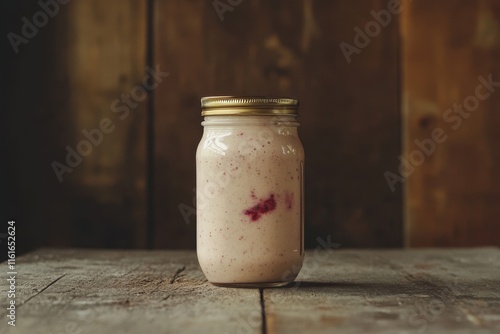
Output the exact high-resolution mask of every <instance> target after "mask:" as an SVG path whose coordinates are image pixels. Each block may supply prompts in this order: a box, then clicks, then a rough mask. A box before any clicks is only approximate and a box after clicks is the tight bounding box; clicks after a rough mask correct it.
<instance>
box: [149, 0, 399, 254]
mask: <svg viewBox="0 0 500 334" xmlns="http://www.w3.org/2000/svg"><path fill="white" fill-rule="evenodd" d="M212 3H213V2H212V1H168V0H158V2H157V12H158V13H159V14H158V21H157V33H156V41H157V43H156V44H157V55H156V59H157V61H158V62H159V64H161V67H162V68H164V69H166V70H168V71H170V72H171V76H170V77H169V78H168V83H166V84H165V85H162V86H161V87H159V88H158V98H157V100H156V138H157V140H156V146H157V147H156V154H155V158H156V168H155V174H156V175H157V179H156V183H155V184H156V196H155V207H156V240H155V245H156V246H157V247H169V248H192V247H194V245H195V228H194V227H195V217H194V215H191V216H190V217H189V219H188V220H184V219H183V216H182V214H181V213H180V211H179V208H178V206H179V204H185V205H187V206H191V207H194V206H193V198H194V195H195V194H194V191H193V189H194V187H195V159H194V157H195V151H196V147H197V144H198V142H199V140H200V138H201V134H202V128H201V126H200V122H201V117H200V116H199V115H200V104H199V99H200V97H202V96H207V95H285V96H292V97H296V98H298V99H300V102H301V109H300V112H301V115H302V117H301V119H300V121H301V123H302V126H301V128H300V129H299V131H300V136H301V138H302V141H303V143H304V146H305V150H306V188H305V191H306V233H305V235H306V247H311V246H314V243H315V239H316V238H317V237H318V236H320V235H322V236H323V235H328V234H332V235H333V236H334V239H335V240H338V241H341V243H342V244H343V245H344V246H345V245H347V246H365V247H367V246H386V247H392V246H400V245H401V244H402V229H401V213H402V209H401V206H402V199H401V190H400V189H399V190H397V191H396V192H394V193H392V192H391V191H390V190H389V188H388V187H387V185H386V183H385V180H384V177H383V173H384V171H385V170H388V169H393V168H396V167H397V160H396V159H395V158H396V157H397V156H398V155H399V152H400V142H401V140H400V133H401V131H400V122H399V121H400V115H399V106H398V18H397V17H393V19H392V22H391V23H390V24H389V25H388V27H387V28H384V29H382V31H381V32H380V34H379V35H378V36H376V37H374V38H373V39H372V40H371V42H370V43H369V45H368V46H367V47H366V48H364V49H363V50H362V51H361V52H360V54H359V55H358V54H354V55H353V57H352V58H353V59H352V62H351V63H350V64H348V63H347V61H346V59H345V58H344V56H343V54H342V51H341V49H340V48H339V44H340V43H341V42H347V43H350V44H353V43H354V42H353V39H354V36H355V34H356V33H355V31H354V30H353V29H354V28H355V27H357V26H358V27H361V29H364V26H365V24H366V23H367V22H369V21H371V20H373V17H372V16H371V14H370V11H371V10H381V9H384V8H387V5H386V3H387V2H386V1H374V0H364V1H357V2H355V3H354V2H352V3H351V2H345V1H313V0H309V1H298V0H294V1H261V0H251V1H250V0H248V1H243V2H241V4H240V5H238V6H236V7H235V8H233V10H232V11H226V12H225V13H224V14H223V17H224V20H223V21H221V20H220V19H219V17H218V14H217V12H216V10H215V9H214V7H213V6H212ZM167 221H168V222H169V224H167V223H166V222H167Z"/></svg>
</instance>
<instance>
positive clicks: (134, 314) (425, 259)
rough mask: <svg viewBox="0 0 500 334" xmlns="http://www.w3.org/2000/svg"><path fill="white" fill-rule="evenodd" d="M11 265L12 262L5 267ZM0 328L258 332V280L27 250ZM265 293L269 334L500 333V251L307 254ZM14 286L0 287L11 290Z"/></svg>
mask: <svg viewBox="0 0 500 334" xmlns="http://www.w3.org/2000/svg"><path fill="white" fill-rule="evenodd" d="M0 265H1V266H4V265H5V263H2V264H0ZM17 267H18V273H19V274H18V280H17V296H16V297H17V298H16V301H17V304H18V309H17V326H16V328H11V327H10V326H8V325H7V323H6V321H5V319H6V317H5V315H6V313H5V311H3V307H2V311H1V312H0V318H2V319H4V320H3V321H2V322H1V323H0V331H1V332H2V333H21V334H24V333H26V334H28V333H37V332H40V333H61V332H64V331H67V332H75V333H76V332H78V333H110V332H125V333H141V332H144V333H152V332H160V333H178V332H186V333H196V332H200V331H202V332H204V333H260V332H261V330H262V329H263V328H264V326H263V323H262V316H261V314H262V313H261V312H262V308H261V299H260V298H261V296H260V294H259V290H257V289H228V288H218V287H214V286H211V285H210V284H208V283H207V282H206V280H205V278H204V277H203V274H202V273H201V271H200V270H199V266H198V264H197V260H196V255H195V253H194V252H182V251H153V252H148V251H88V250H78V251H76V250H41V251H37V252H34V253H31V254H28V255H26V256H23V257H20V258H19V261H18V265H17ZM299 280H300V281H299V282H298V283H296V284H295V285H292V286H290V287H287V288H282V289H265V290H264V292H263V298H264V309H265V328H266V330H267V332H268V333H331V332H332V331H335V332H336V333H359V332H365V331H368V330H369V331H370V332H373V333H398V334H400V333H415V332H417V333H421V332H423V331H424V330H429V331H430V332H432V333H436V332H439V333H452V332H453V333H470V332H473V331H474V332H478V333H495V332H497V331H498V330H499V329H500V250H499V249H497V248H482V249H451V250H435V249H429V250H405V251H322V252H317V251H309V252H308V253H307V255H306V262H305V265H304V268H303V271H302V272H301V274H300V276H299ZM6 291H7V288H6V285H5V284H3V283H2V284H1V285H0V295H1V296H5V294H6Z"/></svg>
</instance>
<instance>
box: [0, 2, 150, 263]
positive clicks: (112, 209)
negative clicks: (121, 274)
mask: <svg viewBox="0 0 500 334" xmlns="http://www.w3.org/2000/svg"><path fill="white" fill-rule="evenodd" d="M66 2H67V4H64V5H62V4H61V5H60V6H59V9H58V12H57V15H55V16H54V17H53V18H52V17H50V18H49V19H48V23H47V25H46V26H43V27H41V28H39V32H38V34H36V36H34V37H33V38H30V40H29V43H27V44H26V45H25V44H22V45H21V46H20V50H19V53H18V54H17V55H14V56H12V55H9V58H10V60H11V63H9V64H8V65H7V66H9V67H10V68H12V70H10V71H8V73H7V74H8V75H6V77H5V80H6V81H7V82H8V85H7V86H6V88H5V89H6V95H7V98H6V100H5V104H6V106H5V107H4V108H2V109H3V110H2V113H3V114H6V119H7V122H6V123H4V124H3V125H6V126H7V127H6V130H5V131H2V134H3V135H4V136H5V137H6V141H5V142H6V143H8V147H9V149H8V151H7V152H6V155H5V156H4V157H2V159H3V160H2V161H3V162H4V163H3V164H7V165H8V173H7V174H6V177H5V179H6V180H8V185H7V187H6V188H5V189H4V190H5V193H4V195H2V196H5V197H7V198H6V203H7V205H6V207H5V211H2V213H4V214H5V217H6V219H7V217H8V218H9V219H17V220H18V221H19V222H22V228H21V227H20V228H19V237H20V239H22V240H23V242H22V243H19V244H18V245H19V247H20V249H19V250H20V251H27V250H29V249H30V248H37V247H40V246H42V245H50V246H55V247H70V246H75V247H78V246H85V247H114V248H128V247H145V245H146V237H145V233H146V219H145V217H146V210H145V206H146V196H145V184H146V182H145V177H146V173H145V164H146V156H145V150H146V145H145V124H146V123H145V121H146V114H145V112H144V111H145V108H144V106H145V103H144V101H141V102H139V103H138V104H137V106H136V107H135V108H132V107H130V108H129V109H130V110H129V111H130V112H129V113H128V115H127V117H124V118H122V117H123V116H124V114H125V113H124V111H120V112H119V113H115V112H113V109H112V106H113V103H114V101H115V100H117V99H118V100H121V99H122V94H128V95H131V89H132V88H133V87H135V86H136V85H141V84H142V82H143V81H142V80H143V77H144V76H145V74H146V71H145V66H146V61H145V55H146V47H145V44H146V14H145V13H146V2H147V1H146V0H140V1H137V0H125V1H123V0H113V1H106V2H105V3H104V2H102V1H95V0H91V1H70V2H68V1H66ZM39 3H40V2H39V1H23V2H22V4H19V5H16V7H19V9H18V10H15V11H13V12H2V25H3V22H4V18H3V16H13V15H16V17H11V18H9V21H11V22H12V23H13V24H12V26H10V27H9V29H11V31H12V32H14V33H16V34H20V33H21V29H22V25H23V21H21V19H22V18H23V16H25V17H26V18H27V19H28V20H30V21H31V20H32V18H33V14H34V13H37V12H39V13H42V14H43V12H42V9H41V7H40V5H39ZM55 3H56V4H57V2H55ZM4 37H5V35H4ZM2 43H4V44H3V45H4V46H8V47H9V48H8V49H6V52H9V53H13V52H14V51H13V50H12V48H11V47H10V44H9V43H8V40H7V38H4V41H3V42H2ZM2 52H3V51H2ZM3 79H4V78H3ZM131 103H135V102H134V101H133V100H132V102H131ZM123 105H124V103H120V104H119V107H120V108H122V107H123ZM115 109H116V108H115ZM106 118H107V119H109V120H111V121H112V123H113V125H112V126H110V127H109V128H112V129H113V130H112V131H111V132H109V133H105V134H103V138H102V139H100V136H99V135H98V134H96V132H95V131H94V132H93V130H94V129H99V130H100V124H101V120H103V119H106ZM7 128H8V129H7ZM109 128H107V129H108V130H109ZM84 130H86V131H89V132H92V133H94V135H93V138H94V139H93V140H94V143H93V144H91V145H90V146H91V147H90V148H89V145H88V143H89V140H88V138H87V137H86V136H85V135H84V134H83V133H82V131H84ZM82 141H87V145H85V144H83V145H84V146H81V149H80V151H81V152H85V154H82V155H81V160H80V161H79V162H78V160H77V158H75V157H73V158H71V161H72V162H73V164H72V165H71V166H68V163H67V162H66V158H67V155H68V151H67V149H66V147H67V146H69V147H70V148H71V149H73V150H75V151H77V152H78V150H79V148H78V146H79V143H80V142H82ZM90 150H91V152H89V151H90ZM76 154H78V153H76ZM54 161H56V162H58V163H60V164H63V165H66V166H67V167H68V168H69V167H71V170H72V172H71V173H70V172H68V171H67V170H66V172H64V170H63V172H64V173H63V174H62V176H61V178H62V182H60V180H59V179H58V177H57V175H56V173H55V171H54V169H53V167H52V163H53V162H54ZM60 169H61V168H60V167H59V170H60ZM6 194H9V196H7V195H6ZM68 222H71V223H68ZM3 231H4V230H3V228H2V232H3ZM42 235H43V238H41V237H40V236H42ZM2 256H3V254H2Z"/></svg>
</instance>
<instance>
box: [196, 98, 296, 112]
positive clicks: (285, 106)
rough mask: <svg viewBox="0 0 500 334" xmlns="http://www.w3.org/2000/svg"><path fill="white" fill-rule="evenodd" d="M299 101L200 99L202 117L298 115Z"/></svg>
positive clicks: (281, 99) (280, 99)
mask: <svg viewBox="0 0 500 334" xmlns="http://www.w3.org/2000/svg"><path fill="white" fill-rule="evenodd" d="M298 109H299V101H298V100H295V99H291V98H287V97H270V96H207V97H202V98H201V115H202V116H216V115H217V116H224V115H226V116H229V115H257V116H272V115H290V116H298V115H299V111H298Z"/></svg>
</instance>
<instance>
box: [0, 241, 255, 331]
mask: <svg viewBox="0 0 500 334" xmlns="http://www.w3.org/2000/svg"><path fill="white" fill-rule="evenodd" d="M4 264H5V263H3V264H2V267H3V265H4ZM5 266H6V265H5ZM17 267H18V273H19V275H18V286H17V291H18V294H17V298H16V299H17V303H18V304H20V306H19V307H18V310H17V324H16V327H15V328H13V327H11V328H9V327H10V326H8V325H7V323H6V321H4V320H5V319H6V317H5V314H6V313H5V311H4V307H3V306H2V311H1V313H0V318H1V319H2V322H1V323H0V332H2V333H16V334H24V333H26V334H28V333H30V334H31V333H63V332H65V331H66V332H68V333H69V332H70V333H81V334H85V333H89V334H90V333H112V332H117V333H180V332H182V333H199V332H200V331H202V332H204V333H238V332H241V333H260V330H261V326H262V321H261V318H262V317H261V307H260V295H259V291H258V290H244V289H221V288H218V287H215V286H212V285H210V284H209V283H207V282H206V280H205V278H204V276H203V274H202V273H201V271H200V270H199V267H198V264H197V260H196V255H195V253H194V252H161V251H155V252H147V251H137V252H133V251H86V250H79V251H74V250H41V251H37V252H34V253H31V254H29V255H26V256H24V257H21V258H19V261H18V264H17ZM43 289H45V290H43ZM42 290H43V292H41V291H42ZM0 295H1V296H5V295H6V285H5V284H4V283H2V284H1V286H0ZM2 298H3V297H2ZM9 329H10V330H9Z"/></svg>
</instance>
